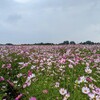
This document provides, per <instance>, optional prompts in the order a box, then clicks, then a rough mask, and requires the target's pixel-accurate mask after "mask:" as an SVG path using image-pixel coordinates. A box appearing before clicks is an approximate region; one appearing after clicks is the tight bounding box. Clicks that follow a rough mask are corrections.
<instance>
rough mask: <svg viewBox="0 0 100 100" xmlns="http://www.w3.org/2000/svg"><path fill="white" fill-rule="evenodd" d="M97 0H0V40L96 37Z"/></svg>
mask: <svg viewBox="0 0 100 100" xmlns="http://www.w3.org/2000/svg"><path fill="white" fill-rule="evenodd" d="M99 11H100V1H99V0H95V1H94V0H30V2H27V3H20V2H15V0H2V1H0V27H1V28H0V35H1V37H0V42H1V43H6V42H7V41H8V42H13V43H34V42H42V41H43V42H55V43H57V42H62V41H64V40H75V41H77V42H79V41H85V40H88V39H90V40H93V41H100V40H99V38H100V34H99V32H100V30H99V26H100V12H99Z"/></svg>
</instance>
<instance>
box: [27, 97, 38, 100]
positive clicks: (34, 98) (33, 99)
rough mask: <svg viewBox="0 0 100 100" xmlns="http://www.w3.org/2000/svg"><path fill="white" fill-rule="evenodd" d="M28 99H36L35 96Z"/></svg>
mask: <svg viewBox="0 0 100 100" xmlns="http://www.w3.org/2000/svg"><path fill="white" fill-rule="evenodd" d="M29 100H37V99H36V97H31V98H29Z"/></svg>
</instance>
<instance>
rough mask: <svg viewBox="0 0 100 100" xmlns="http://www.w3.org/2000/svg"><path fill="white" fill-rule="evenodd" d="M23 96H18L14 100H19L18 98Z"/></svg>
mask: <svg viewBox="0 0 100 100" xmlns="http://www.w3.org/2000/svg"><path fill="white" fill-rule="evenodd" d="M22 96H23V94H19V95H18V96H17V97H16V98H15V100H20V98H21V97H22Z"/></svg>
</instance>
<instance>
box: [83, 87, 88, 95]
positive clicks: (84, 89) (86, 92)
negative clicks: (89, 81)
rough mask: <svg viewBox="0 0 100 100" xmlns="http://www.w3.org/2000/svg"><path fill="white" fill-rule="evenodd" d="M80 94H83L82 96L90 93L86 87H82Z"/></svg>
mask: <svg viewBox="0 0 100 100" xmlns="http://www.w3.org/2000/svg"><path fill="white" fill-rule="evenodd" d="M82 92H83V93H84V94H88V93H90V89H89V88H88V87H83V88H82Z"/></svg>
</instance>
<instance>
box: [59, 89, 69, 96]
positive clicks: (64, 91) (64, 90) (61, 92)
mask: <svg viewBox="0 0 100 100" xmlns="http://www.w3.org/2000/svg"><path fill="white" fill-rule="evenodd" d="M59 92H60V94H61V95H65V94H66V93H67V90H66V89H64V88H61V89H60V90H59Z"/></svg>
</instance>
